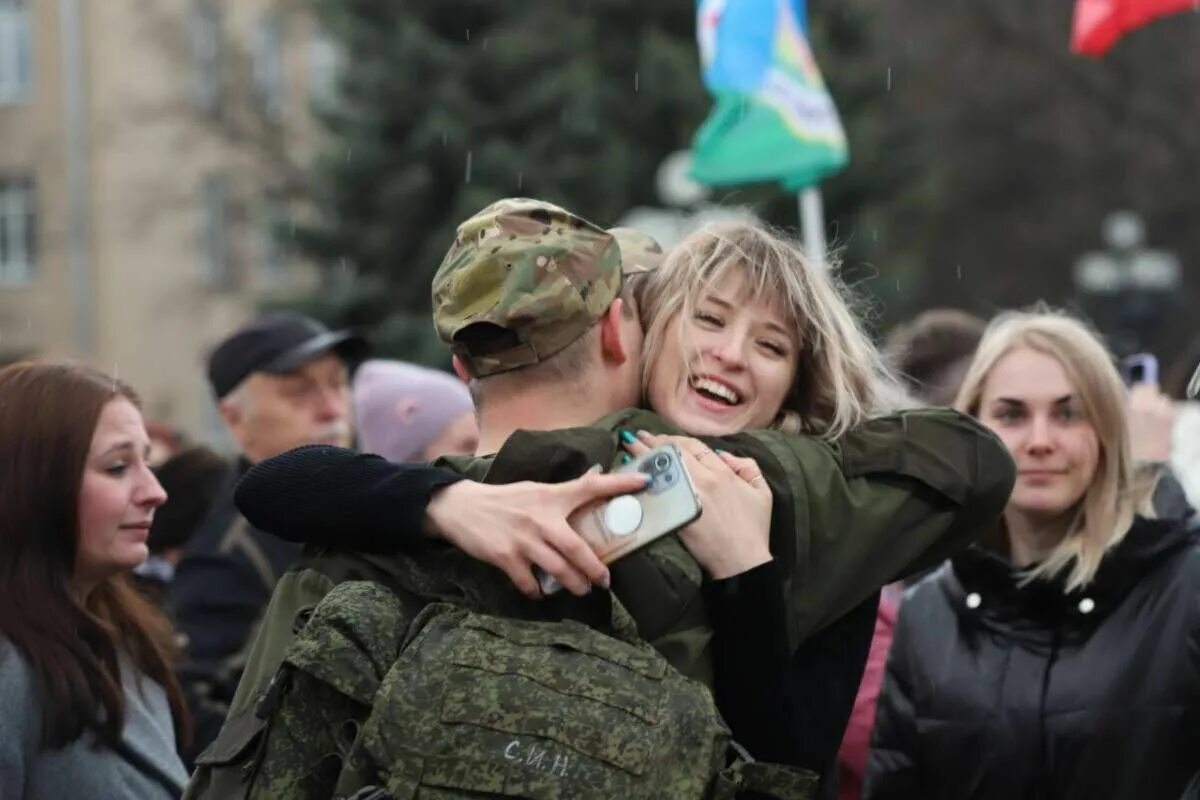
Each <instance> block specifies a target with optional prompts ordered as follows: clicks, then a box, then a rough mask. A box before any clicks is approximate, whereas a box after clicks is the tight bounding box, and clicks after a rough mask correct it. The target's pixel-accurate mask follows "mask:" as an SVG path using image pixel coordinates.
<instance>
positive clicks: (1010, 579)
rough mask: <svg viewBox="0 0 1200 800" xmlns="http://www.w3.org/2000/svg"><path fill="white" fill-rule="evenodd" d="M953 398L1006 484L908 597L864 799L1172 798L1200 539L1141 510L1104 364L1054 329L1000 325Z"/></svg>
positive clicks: (1191, 671)
mask: <svg viewBox="0 0 1200 800" xmlns="http://www.w3.org/2000/svg"><path fill="white" fill-rule="evenodd" d="M956 404H957V407H958V408H959V409H960V410H962V411H964V412H966V413H968V414H971V415H973V416H975V417H977V418H978V419H979V420H980V421H981V422H983V423H984V424H985V425H987V426H989V427H990V428H992V430H994V431H995V432H996V434H997V435H998V436H999V437H1000V438H1001V439H1002V440H1003V441H1004V443H1005V444H1006V445H1007V446H1008V448H1009V450H1010V452H1011V454H1012V456H1013V458H1014V459H1015V461H1016V463H1017V484H1016V487H1015V488H1014V490H1013V493H1012V497H1011V499H1010V501H1009V503H1008V506H1007V508H1006V509H1005V512H1004V516H1003V520H1002V522H1001V524H1000V525H998V526H997V527H996V529H995V530H994V531H993V533H992V535H991V537H990V538H989V539H987V540H986V541H984V542H982V543H981V544H979V545H976V546H973V547H971V548H969V549H968V550H967V551H965V552H963V553H961V554H960V555H957V556H955V557H953V558H952V559H951V560H950V562H949V563H947V564H946V565H944V566H943V567H942V569H941V570H939V571H938V572H936V573H935V574H933V575H932V576H930V577H929V578H927V579H925V580H924V581H922V582H921V583H920V584H918V585H917V586H916V587H915V588H914V589H912V590H910V592H909V594H908V596H907V597H906V599H905V602H904V605H903V606H902V608H901V612H900V619H899V622H898V625H897V629H896V635H895V640H894V642H893V645H892V651H891V657H890V660H889V663H888V669H887V677H886V679H885V684H884V689H883V694H882V696H881V698H880V701H879V711H878V716H877V719H876V724H875V731H874V735H873V740H872V752H871V756H870V761H869V765H868V770H867V779H866V797H868V798H871V800H885V799H887V798H911V797H920V798H926V799H927V800H934V799H935V798H947V800H949V799H950V798H953V800H968V799H975V800H985V799H990V798H996V799H997V800H999V799H1000V798H1004V800H1010V799H1011V798H1016V797H1020V798H1046V799H1047V800H1049V799H1050V798H1053V799H1054V800H1074V799H1075V798H1079V799H1080V800H1083V798H1089V799H1090V798H1099V797H1103V798H1106V799H1110V800H1121V799H1122V798H1128V799H1129V800H1135V798H1136V799H1137V800H1142V799H1143V798H1146V799H1152V798H1163V800H1176V798H1179V796H1180V794H1181V793H1182V792H1183V790H1184V787H1185V785H1186V784H1187V782H1188V780H1189V778H1190V777H1191V776H1192V775H1193V774H1194V773H1195V772H1196V771H1197V769H1198V768H1200V539H1198V536H1197V532H1196V530H1195V528H1194V527H1193V526H1191V525H1190V524H1189V523H1188V522H1186V521H1179V520H1158V519H1152V518H1150V517H1149V516H1145V515H1143V514H1144V512H1146V510H1147V509H1148V507H1149V504H1148V502H1147V501H1148V498H1149V494H1150V492H1151V490H1152V488H1153V487H1152V486H1150V485H1147V484H1146V482H1145V481H1144V480H1143V481H1139V480H1138V479H1137V478H1135V470H1134V463H1133V458H1132V456H1131V454H1130V440H1129V433H1128V418H1127V411H1126V396H1125V390H1124V387H1123V386H1122V384H1121V380H1120V378H1119V376H1118V374H1117V371H1116V369H1115V368H1114V366H1113V363H1112V359H1111V357H1110V355H1109V354H1108V352H1106V350H1105V348H1104V346H1103V345H1102V344H1101V343H1100V341H1099V340H1098V339H1097V338H1096V337H1095V336H1094V335H1093V334H1092V333H1091V332H1090V331H1089V330H1088V329H1087V328H1086V327H1085V326H1084V325H1083V324H1081V323H1080V322H1078V321H1075V320H1073V319H1071V318H1069V317H1066V316H1063V315H1060V314H1055V313H1049V312H1038V313H1009V314H1004V315H1001V316H1000V317H999V318H997V319H996V320H995V321H994V322H993V323H992V324H991V325H990V327H989V328H988V331H987V333H986V334H985V336H984V338H983V341H982V342H981V344H980V346H979V350H978V352H977V353H976V356H975V360H974V362H973V364H972V365H971V368H970V370H969V371H968V373H967V376H966V378H965V381H964V384H963V386H962V388H961V390H960V392H959V395H958V398H957V403H956Z"/></svg>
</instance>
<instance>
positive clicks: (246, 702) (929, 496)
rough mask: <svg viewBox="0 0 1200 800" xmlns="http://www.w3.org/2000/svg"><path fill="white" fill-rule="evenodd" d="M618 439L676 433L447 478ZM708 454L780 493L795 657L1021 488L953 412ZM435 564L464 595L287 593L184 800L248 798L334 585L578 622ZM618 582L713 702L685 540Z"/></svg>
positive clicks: (1008, 467) (409, 577)
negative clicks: (272, 692) (297, 658)
mask: <svg viewBox="0 0 1200 800" xmlns="http://www.w3.org/2000/svg"><path fill="white" fill-rule="evenodd" d="M621 429H626V430H647V431H650V432H653V433H678V432H679V431H677V430H676V429H675V428H673V427H672V426H671V425H670V424H669V423H667V422H665V421H664V420H662V419H661V418H660V417H658V416H656V415H655V414H653V413H650V412H647V411H643V410H636V409H635V410H627V411H623V412H619V413H617V414H614V415H611V416H609V417H606V418H604V419H602V420H599V421H598V422H597V423H595V424H594V425H592V426H590V427H586V428H575V429H569V430H559V431H549V432H532V431H518V432H516V433H514V434H513V435H512V436H511V437H510V438H509V439H508V440H507V441H506V442H505V444H504V446H503V447H502V448H501V449H500V451H499V452H498V453H497V454H496V455H495V456H491V457H486V458H457V459H446V460H443V462H442V465H443V466H449V467H450V468H452V469H455V470H457V471H459V472H461V473H463V474H465V475H467V476H469V477H471V478H473V479H476V480H481V481H485V482H489V483H509V482H514V481H518V480H541V481H547V482H559V481H563V480H568V479H570V478H573V477H576V476H578V475H580V474H582V473H583V472H584V471H585V470H586V469H588V467H590V466H591V465H593V464H608V465H612V464H614V463H615V462H616V459H617V457H618V455H619V452H620V450H619V446H618V437H617V431H619V430H621ZM701 438H702V439H703V440H704V441H705V442H706V443H708V444H709V445H710V446H713V447H719V448H721V449H724V450H726V451H729V452H731V453H733V454H734V455H740V456H748V457H752V458H754V459H755V460H756V462H757V463H758V465H759V467H760V468H761V470H762V474H763V475H764V476H765V477H766V480H767V482H768V484H769V486H770V488H771V491H772V493H773V496H774V503H773V511H772V519H771V542H770V544H771V552H772V554H773V556H774V558H775V560H776V561H777V562H778V563H779V564H780V566H781V568H782V572H783V574H784V575H785V581H784V589H785V593H786V599H787V603H786V605H787V608H788V616H787V631H786V635H787V637H788V642H789V644H790V646H791V648H792V649H793V650H795V649H796V648H797V647H798V646H799V644H800V643H801V642H803V641H804V640H805V639H806V638H807V637H808V636H810V635H811V634H813V633H815V632H817V631H819V630H820V629H822V628H823V627H825V626H826V625H828V624H829V623H831V622H833V621H834V620H836V619H838V618H839V617H840V616H841V615H843V614H845V613H846V612H848V611H849V610H850V609H852V608H854V607H855V606H857V605H858V604H859V603H861V602H862V601H863V600H864V599H866V598H867V597H869V596H870V595H871V594H872V593H873V592H875V591H876V590H877V589H879V588H880V587H881V586H883V585H885V584H887V583H890V582H892V581H894V580H898V579H900V578H903V577H905V576H907V575H911V574H913V573H915V572H919V571H921V570H924V569H927V568H929V567H932V566H934V565H936V564H938V563H940V562H941V561H942V560H944V559H945V558H946V557H948V556H949V555H950V554H951V553H953V552H955V551H956V550H958V549H959V548H960V547H962V546H964V545H966V544H968V543H969V542H971V541H972V540H973V539H975V538H976V537H977V536H979V535H981V534H982V533H983V532H984V531H986V530H987V529H988V528H989V527H991V526H992V525H994V523H995V521H996V519H997V518H998V517H999V515H1000V513H1001V511H1002V510H1003V508H1004V505H1005V503H1006V502H1007V500H1008V496H1009V493H1010V491H1011V489H1012V484H1013V481H1014V478H1015V469H1014V465H1013V462H1012V459H1011V457H1010V456H1009V454H1008V451H1007V450H1006V449H1005V448H1004V446H1003V445H1002V444H1001V443H1000V442H999V440H998V439H996V437H995V436H994V435H993V434H992V433H991V432H990V431H988V430H987V429H986V428H984V427H983V426H981V425H979V424H978V423H977V422H976V421H974V420H972V419H970V418H968V417H966V416H964V415H961V414H958V413H956V412H953V411H950V410H946V409H930V410H912V411H906V412H902V413H899V414H895V415H892V416H886V417H880V418H877V419H874V420H870V421H868V422H866V423H864V424H863V425H861V426H859V427H857V428H855V429H853V430H851V431H849V432H847V433H846V434H845V435H844V436H842V437H841V438H840V439H839V440H837V441H835V442H827V441H823V440H820V439H816V438H813V437H805V436H793V435H787V434H782V433H778V432H773V431H755V432H749V433H741V434H736V435H733V436H727V437H701ZM428 550H429V552H427V553H424V554H422V556H421V557H422V558H423V559H425V561H426V562H427V563H433V564H434V565H435V566H436V568H435V570H434V572H437V571H438V570H439V569H440V570H441V571H442V572H443V573H445V574H447V575H453V576H454V577H455V579H453V580H450V581H449V582H448V583H447V584H444V585H442V584H438V583H437V582H436V581H434V583H432V584H428V585H419V586H414V585H413V583H414V582H416V583H420V582H421V581H422V580H425V578H424V577H422V576H414V574H413V573H412V571H411V570H409V569H408V566H407V565H408V564H409V561H408V560H407V557H405V556H400V555H398V556H396V557H381V556H370V555H365V554H356V553H348V552H344V551H331V550H316V549H311V550H310V552H308V553H306V555H305V556H304V557H303V558H302V559H301V560H300V562H298V563H297V564H296V565H295V566H294V567H293V568H292V570H291V571H289V572H288V573H286V574H285V575H284V576H283V578H281V580H280V581H279V583H278V585H277V587H276V590H275V594H274V596H273V598H272V600H271V603H270V605H269V606H268V608H267V611H266V614H265V618H264V623H263V625H262V626H261V628H260V632H259V635H258V639H257V640H256V642H255V643H254V645H253V647H252V650H251V652H250V654H249V660H248V664H247V667H246V670H245V673H244V674H243V677H242V682H241V684H240V685H239V687H238V691H237V694H236V696H235V697H234V700H233V703H232V705H231V709H230V715H229V717H228V718H227V720H226V723H225V727H224V728H223V730H222V733H221V736H219V737H218V739H217V741H216V742H215V743H214V744H213V746H212V747H210V748H209V749H208V750H207V751H206V752H205V753H204V754H203V755H202V756H201V757H200V758H199V759H197V765H198V769H197V772H196V775H195V776H194V777H193V780H192V784H191V785H190V786H189V790H188V793H187V794H186V795H185V798H186V797H218V796H219V797H241V796H247V795H246V793H245V789H246V784H245V783H234V784H230V783H226V781H228V780H235V781H240V779H241V778H249V777H251V776H252V775H253V769H252V768H249V767H247V765H246V762H247V760H248V754H249V753H250V752H252V751H253V750H254V749H255V748H256V747H257V746H259V745H260V744H261V743H260V742H258V741H257V738H258V737H259V734H260V733H261V730H262V728H263V727H264V726H265V724H266V723H265V721H264V720H263V719H261V718H260V717H259V716H257V715H255V714H254V709H255V705H256V704H257V703H258V702H259V701H260V700H261V698H262V697H263V696H264V693H265V692H266V690H267V687H268V686H269V684H270V681H271V678H272V677H273V676H274V674H275V673H276V671H277V669H278V668H279V665H280V664H281V663H282V661H283V658H284V654H285V651H286V650H287V647H288V645H289V644H290V642H291V641H292V638H293V637H294V635H295V633H296V632H297V631H298V630H300V629H301V628H302V627H303V624H304V622H305V620H306V619H307V615H308V614H310V613H311V612H312V609H313V608H315V606H316V604H317V603H318V602H319V601H320V599H321V598H322V597H323V596H324V595H325V594H326V593H327V592H328V591H329V589H330V588H332V586H334V585H335V584H336V583H337V582H340V581H342V580H348V579H370V580H377V581H379V582H381V583H384V584H385V585H392V586H395V588H397V590H398V591H405V590H416V591H418V593H420V594H423V595H428V596H430V597H436V598H439V599H447V600H451V601H460V602H465V603H466V604H468V605H476V606H480V607H484V608H488V609H491V610H500V611H502V612H503V613H509V614H512V615H513V616H532V615H536V614H539V613H552V614H561V615H565V616H570V615H572V610H571V603H573V602H574V600H573V598H569V597H567V596H565V595H566V593H560V594H561V595H563V596H561V597H558V598H557V599H555V600H554V601H553V602H554V603H556V604H558V605H557V607H554V608H553V610H552V611H547V609H548V608H551V607H549V606H547V605H546V604H547V603H548V602H551V601H545V600H543V601H528V600H525V599H524V598H522V597H521V596H520V595H519V594H518V593H517V592H516V590H515V589H513V588H512V587H511V586H509V585H508V581H507V578H506V577H505V576H504V575H503V574H502V573H500V572H499V571H498V570H494V569H493V568H491V567H489V566H487V565H483V564H480V563H478V562H473V561H471V559H469V558H468V557H466V556H465V555H463V554H460V553H458V552H457V551H453V550H452V549H451V548H448V547H442V548H438V547H433V546H431V547H430V548H428ZM611 572H612V581H613V583H612V590H613V592H614V593H615V594H616V596H617V597H619V598H620V599H621V601H622V603H623V604H624V606H625V607H626V608H627V609H628V610H629V612H630V613H631V615H632V616H633V618H634V620H635V621H636V622H637V625H638V630H639V633H640V634H641V636H642V637H643V638H644V639H646V640H647V641H649V642H650V643H651V644H653V645H654V646H655V647H656V648H657V649H658V650H659V651H660V652H661V653H662V654H663V655H664V656H665V657H666V658H667V660H668V661H670V662H671V664H672V665H673V666H675V667H676V669H678V670H679V671H680V672H682V673H683V674H685V675H688V676H690V677H693V678H696V679H698V680H701V681H703V682H705V683H708V684H709V685H710V686H711V682H712V664H711V658H710V644H711V639H712V631H711V628H710V626H709V624H708V620H707V615H706V612H705V608H704V605H703V602H702V596H701V592H700V587H701V584H702V582H703V580H704V576H703V574H702V572H701V569H700V567H699V565H698V564H697V563H696V561H695V560H694V559H693V558H692V557H691V556H690V555H689V554H688V553H687V551H686V550H685V549H684V548H683V546H682V545H681V544H680V542H679V540H678V538H677V537H673V536H668V537H663V538H662V539H659V540H657V541H655V542H653V543H652V544H650V545H649V546H647V547H645V548H643V549H642V550H640V551H638V552H635V553H633V554H631V555H629V556H627V557H625V558H624V559H622V560H620V561H619V562H617V563H616V564H614V565H612V568H611ZM426 574H427V573H422V575H426ZM467 584H470V585H479V586H480V587H481V588H480V589H479V594H478V595H477V596H473V597H463V596H462V595H461V594H458V595H457V596H456V592H460V590H461V586H463V585H467ZM587 613H588V612H587V609H586V608H583V609H582V610H581V611H580V612H579V613H578V614H575V615H576V616H580V617H581V618H585V619H586V615H587ZM235 768H236V769H235ZM223 776H224V777H223ZM239 787H240V788H239ZM239 792H240V793H239ZM264 796H265V795H264Z"/></svg>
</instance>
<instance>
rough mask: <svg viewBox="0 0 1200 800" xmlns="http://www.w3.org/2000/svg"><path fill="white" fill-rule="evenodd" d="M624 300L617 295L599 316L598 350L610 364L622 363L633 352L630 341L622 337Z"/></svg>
mask: <svg viewBox="0 0 1200 800" xmlns="http://www.w3.org/2000/svg"><path fill="white" fill-rule="evenodd" d="M624 304H625V301H624V300H622V299H621V298H620V297H618V298H617V299H616V300H613V301H612V305H610V306H609V307H608V311H605V312H604V316H602V317H601V318H600V323H599V324H600V351H601V353H602V354H603V356H604V359H605V360H606V361H608V362H610V363H612V364H617V365H620V364H624V363H625V362H626V361H628V360H629V359H630V357H631V356H632V355H633V353H632V352H631V351H630V346H631V344H632V343H631V342H627V341H625V339H624V338H623V337H622V335H621V334H622V327H623V326H622V325H621V313H622V308H624Z"/></svg>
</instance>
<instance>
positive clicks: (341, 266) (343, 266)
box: [338, 256, 350, 275]
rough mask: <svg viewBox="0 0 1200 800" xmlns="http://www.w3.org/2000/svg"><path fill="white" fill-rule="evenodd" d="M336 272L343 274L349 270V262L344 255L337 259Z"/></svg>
mask: <svg viewBox="0 0 1200 800" xmlns="http://www.w3.org/2000/svg"><path fill="white" fill-rule="evenodd" d="M338 272H340V273H342V274H343V275H346V274H347V273H349V272H350V262H348V261H347V260H346V258H345V256H343V257H342V258H339V259H338Z"/></svg>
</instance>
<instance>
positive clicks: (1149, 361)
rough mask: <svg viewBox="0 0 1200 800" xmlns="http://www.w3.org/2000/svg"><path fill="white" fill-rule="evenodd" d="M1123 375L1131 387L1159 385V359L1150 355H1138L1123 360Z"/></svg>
mask: <svg viewBox="0 0 1200 800" xmlns="http://www.w3.org/2000/svg"><path fill="white" fill-rule="evenodd" d="M1121 375H1122V377H1124V378H1125V383H1126V384H1127V385H1129V386H1137V385H1139V384H1142V383H1158V359H1157V358H1155V357H1154V356H1153V355H1151V354H1150V353H1137V354H1136V355H1132V356H1129V357H1127V358H1124V359H1122V360H1121Z"/></svg>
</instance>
